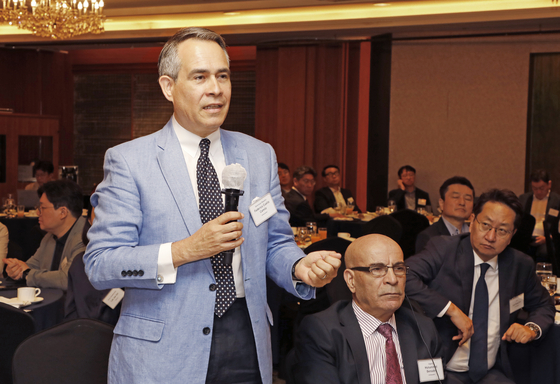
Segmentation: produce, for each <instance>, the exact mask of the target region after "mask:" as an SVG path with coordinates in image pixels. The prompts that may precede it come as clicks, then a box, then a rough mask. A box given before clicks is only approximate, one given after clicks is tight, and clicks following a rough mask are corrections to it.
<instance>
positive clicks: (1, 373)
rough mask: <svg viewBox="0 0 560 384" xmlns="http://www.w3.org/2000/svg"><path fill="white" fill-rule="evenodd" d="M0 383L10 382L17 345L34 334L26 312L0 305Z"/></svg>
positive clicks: (29, 316)
mask: <svg viewBox="0 0 560 384" xmlns="http://www.w3.org/2000/svg"><path fill="white" fill-rule="evenodd" d="M0 319H1V320H0V323H1V324H2V326H0V383H11V382H12V357H13V356H14V352H15V351H16V348H17V347H18V345H20V344H21V342H22V341H23V340H25V339H26V338H28V337H29V336H31V335H32V334H33V332H35V321H34V320H33V317H31V315H30V314H29V313H27V312H24V311H22V310H21V309H19V308H14V307H12V306H11V305H8V304H4V303H0Z"/></svg>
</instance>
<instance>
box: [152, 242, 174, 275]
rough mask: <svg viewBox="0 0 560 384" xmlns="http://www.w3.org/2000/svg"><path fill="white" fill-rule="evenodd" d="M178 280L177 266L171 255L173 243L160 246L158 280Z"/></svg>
mask: <svg viewBox="0 0 560 384" xmlns="http://www.w3.org/2000/svg"><path fill="white" fill-rule="evenodd" d="M175 281H177V268H175V267H174V266H173V257H172V256H171V243H166V244H162V245H160V246H159V253H158V268H157V282H158V284H175Z"/></svg>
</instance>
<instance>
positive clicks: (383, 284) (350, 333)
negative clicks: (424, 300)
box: [293, 234, 444, 384]
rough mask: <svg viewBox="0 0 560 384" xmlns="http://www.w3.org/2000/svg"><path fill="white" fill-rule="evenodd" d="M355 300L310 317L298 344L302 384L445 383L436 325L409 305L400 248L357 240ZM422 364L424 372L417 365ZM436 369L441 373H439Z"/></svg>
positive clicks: (353, 249) (352, 257)
mask: <svg viewBox="0 0 560 384" xmlns="http://www.w3.org/2000/svg"><path fill="white" fill-rule="evenodd" d="M345 261H346V268H347V269H346V270H345V271H344V279H345V280H346V284H347V285H348V288H349V289H350V291H351V292H352V302H348V301H338V302H336V303H335V304H333V305H332V306H331V307H330V308H329V309H327V310H325V311H323V312H319V313H316V314H313V315H309V316H307V317H305V318H304V319H303V321H302V323H301V325H300V328H299V334H298V338H297V339H296V363H295V365H294V369H293V376H294V380H295V382H296V383H298V384H316V383H321V384H327V383H329V384H330V383H333V384H334V383H337V384H370V383H402V382H404V381H403V379H405V380H406V382H407V383H409V384H412V383H419V382H420V376H421V375H423V374H424V373H426V370H427V369H428V366H430V367H431V364H433V363H435V364H436V366H438V367H439V369H438V370H436V371H432V375H431V376H429V380H428V381H423V382H437V381H438V377H437V375H438V374H439V379H440V380H441V381H443V379H444V378H443V365H442V360H441V354H440V352H441V345H440V342H439V339H438V333H437V330H436V328H435V326H434V324H433V322H432V321H431V320H430V319H428V318H427V317H425V316H424V315H422V314H420V313H417V312H414V311H413V309H412V307H411V305H410V302H408V300H407V303H405V304H404V305H403V301H404V299H405V295H404V289H405V283H406V272H407V269H406V267H405V264H404V261H403V253H402V251H401V249H400V247H399V245H398V244H397V243H395V242H394V241H393V240H391V239H390V238H388V237H386V236H383V235H379V234H373V235H367V236H362V237H360V238H358V239H357V240H355V241H354V242H353V243H352V244H351V245H350V246H349V247H348V249H347V251H346V255H345ZM419 366H420V367H419ZM436 372H437V373H436Z"/></svg>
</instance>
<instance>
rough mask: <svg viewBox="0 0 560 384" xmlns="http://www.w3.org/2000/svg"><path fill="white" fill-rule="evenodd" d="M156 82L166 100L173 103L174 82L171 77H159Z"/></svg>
mask: <svg viewBox="0 0 560 384" xmlns="http://www.w3.org/2000/svg"><path fill="white" fill-rule="evenodd" d="M158 82H159V86H160V87H161V91H162V92H163V96H165V98H166V99H167V100H169V101H171V102H173V87H175V81H174V80H173V79H172V78H171V77H169V76H167V75H163V76H160V78H159V79H158Z"/></svg>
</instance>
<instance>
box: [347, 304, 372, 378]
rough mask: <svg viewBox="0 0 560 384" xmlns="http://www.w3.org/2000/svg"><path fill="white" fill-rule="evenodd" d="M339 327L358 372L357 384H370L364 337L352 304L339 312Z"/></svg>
mask: <svg viewBox="0 0 560 384" xmlns="http://www.w3.org/2000/svg"><path fill="white" fill-rule="evenodd" d="M340 325H341V326H342V332H343V334H344V337H345V338H346V340H347V341H348V345H349V347H350V350H351V351H352V356H354V362H355V366H356V369H357V370H358V384H371V378H370V375H369V361H368V358H367V352H366V345H365V343H364V336H363V334H362V330H361V328H360V324H359V323H358V319H356V315H355V314H354V310H353V309H352V302H351V301H350V302H349V303H348V305H347V306H346V307H345V308H344V309H343V310H342V311H341V312H340Z"/></svg>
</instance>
